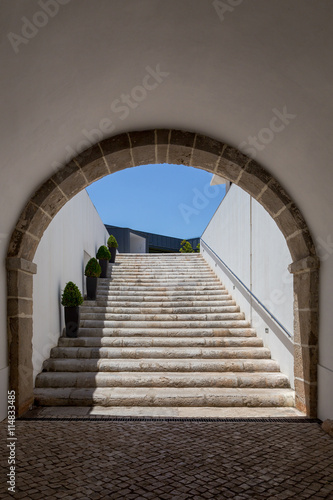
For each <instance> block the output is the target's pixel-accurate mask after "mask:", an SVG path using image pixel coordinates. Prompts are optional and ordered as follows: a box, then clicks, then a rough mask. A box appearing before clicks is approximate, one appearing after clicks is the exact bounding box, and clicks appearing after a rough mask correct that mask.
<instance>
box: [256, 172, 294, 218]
mask: <svg viewBox="0 0 333 500" xmlns="http://www.w3.org/2000/svg"><path fill="white" fill-rule="evenodd" d="M259 201H260V203H261V204H262V205H263V207H264V208H265V209H266V210H267V211H268V213H270V214H271V215H272V216H274V215H276V214H277V213H278V212H279V211H280V210H281V209H282V208H284V207H285V206H286V205H290V203H291V199H290V197H289V195H288V194H287V193H286V192H285V191H284V189H283V188H282V187H281V186H280V184H278V183H277V181H276V180H274V179H272V180H271V181H269V184H268V186H267V189H266V190H265V191H264V192H263V194H262V195H261V196H260V200H259Z"/></svg>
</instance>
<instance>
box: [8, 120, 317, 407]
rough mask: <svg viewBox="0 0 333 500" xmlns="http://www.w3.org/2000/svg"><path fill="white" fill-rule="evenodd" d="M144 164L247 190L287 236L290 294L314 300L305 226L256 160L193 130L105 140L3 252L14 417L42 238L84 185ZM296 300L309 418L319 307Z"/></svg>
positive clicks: (300, 389) (22, 385)
mask: <svg viewBox="0 0 333 500" xmlns="http://www.w3.org/2000/svg"><path fill="white" fill-rule="evenodd" d="M150 163H172V164H184V165H188V166H194V167H198V168H203V169H205V170H207V171H208V172H212V173H215V174H218V175H221V176H222V177H225V178H226V179H228V180H230V181H232V182H233V183H235V184H237V185H239V186H240V187H242V188H243V189H245V190H246V191H247V192H248V193H250V194H251V195H252V196H253V197H254V198H255V199H257V200H258V201H259V203H260V204H261V205H262V206H263V207H264V208H265V209H266V210H267V211H268V212H269V213H270V215H271V216H272V217H273V219H274V220H275V222H276V224H277V225H278V227H279V228H280V229H281V231H282V233H283V235H284V237H285V238H286V241H287V244H288V247H289V250H290V253H291V256H292V259H293V264H292V266H291V267H290V271H291V272H292V273H293V274H294V280H295V283H294V289H295V293H296V294H297V293H302V301H305V302H306V303H307V304H310V302H311V296H312V293H313V292H314V294H315V295H318V294H317V291H318V280H319V275H318V271H317V270H318V268H319V261H318V259H317V257H316V251H315V247H314V244H313V240H312V237H311V234H310V232H309V229H308V227H307V224H306V222H305V220H304V218H303V216H302V214H301V213H300V211H299V210H298V208H297V207H296V205H295V203H293V202H292V200H291V198H290V197H289V195H288V194H287V192H286V191H285V190H284V189H283V188H282V187H281V185H280V184H279V183H278V182H277V181H276V180H275V179H274V178H273V177H272V176H271V175H270V174H269V173H268V172H267V171H266V170H264V169H263V168H262V167H261V166H260V165H259V164H258V163H257V162H255V161H254V160H251V159H250V158H248V157H246V156H245V155H244V154H242V153H241V152H239V151H238V150H236V149H234V148H232V147H230V146H228V145H226V144H223V143H221V142H219V141H216V140H213V139H210V138H207V137H205V136H202V135H199V134H195V133H192V132H183V131H177V130H150V131H143V132H131V133H127V134H120V135H118V136H115V137H111V138H109V139H105V140H103V141H102V142H100V143H98V144H96V145H95V146H93V147H92V148H90V149H89V150H87V151H86V152H83V153H82V154H80V155H79V156H77V157H76V158H74V159H73V160H72V161H71V162H69V163H68V164H67V165H65V166H64V167H63V168H61V169H60V170H59V171H58V172H57V173H56V174H54V175H53V176H52V177H51V178H50V179H49V180H48V181H46V182H45V183H44V184H43V185H42V186H41V187H40V188H39V189H38V190H37V192H36V193H35V195H34V196H33V197H32V198H31V199H30V200H29V202H28V203H27V205H26V207H25V209H24V211H23V212H22V214H21V216H20V218H19V220H18V222H17V225H16V227H15V229H14V231H13V234H12V237H11V240H10V244H9V248H8V254H7V269H8V290H9V292H8V293H9V299H8V339H9V348H10V364H11V366H10V373H11V375H10V377H11V386H12V387H13V388H15V390H16V393H17V403H16V404H17V412H18V413H21V412H22V411H24V409H26V408H27V407H28V406H29V404H31V402H32V398H33V393H32V387H33V383H32V364H31V339H32V315H31V314H30V315H26V316H25V317H24V318H23V317H22V314H21V311H22V308H23V304H22V301H21V299H22V297H23V298H24V299H28V300H31V301H32V288H31V291H30V288H29V287H30V284H29V283H30V279H31V282H32V275H30V274H29V273H30V272H35V270H34V269H33V264H32V261H33V258H34V255H35V252H36V249H37V247H38V244H39V241H40V239H41V237H42V235H43V232H44V231H45V229H46V228H47V226H48V225H49V223H50V221H51V220H52V218H53V217H54V216H55V214H56V213H57V212H58V211H59V210H60V209H61V208H62V207H63V206H64V205H65V203H66V202H67V201H68V200H69V199H71V198H72V197H73V196H74V195H75V194H77V193H78V192H80V191H81V190H82V189H84V188H85V187H86V186H88V185H89V184H90V183H92V182H94V181H95V180H98V179H100V178H102V177H104V176H105V175H108V174H110V173H113V172H116V171H119V170H122V169H123V168H128V167H129V166H138V165H144V164H150ZM27 269H29V271H27ZM301 279H302V283H301V284H302V287H301V286H300V281H301ZM31 286H32V285H31ZM296 299H297V297H296ZM28 300H26V301H25V302H28ZM299 302H300V301H298V300H295V307H296V309H295V318H296V321H295V327H294V330H295V381H296V383H297V384H296V393H297V405H298V407H299V408H301V409H303V410H305V411H306V412H307V413H308V414H310V413H311V414H314V413H315V412H316V404H317V396H316V394H317V393H316V381H317V356H318V353H317V342H318V309H315V308H312V309H310V311H307V313H306V314H304V313H305V311H303V310H302V309H300V308H299V306H298V303H299ZM30 313H31V311H30ZM23 323H24V324H23ZM310 331H311V333H310ZM23 372H24V374H25V377H23V375H22V373H23Z"/></svg>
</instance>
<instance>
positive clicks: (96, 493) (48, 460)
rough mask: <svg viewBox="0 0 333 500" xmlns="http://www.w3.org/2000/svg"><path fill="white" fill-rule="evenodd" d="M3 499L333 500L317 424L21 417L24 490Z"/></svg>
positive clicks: (324, 440) (330, 456) (332, 447)
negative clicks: (70, 419)
mask: <svg viewBox="0 0 333 500" xmlns="http://www.w3.org/2000/svg"><path fill="white" fill-rule="evenodd" d="M0 431H1V443H2V445H4V446H3V450H4V452H2V453H1V469H2V471H1V477H2V479H1V492H0V498H1V499H10V498H15V499H20V500H21V499H22V500H24V499H25V500H28V499H29V500H35V499H36V500H37V499H43V500H45V499H59V500H72V499H91V500H99V499H104V498H106V499H125V500H127V499H128V500H130V499H163V500H169V499H170V500H186V499H194V500H199V499H203V500H205V499H207V500H209V499H229V498H230V499H233V500H245V499H251V500H260V499H270V500H273V499H276V500H285V499H288V498H293V499H295V500H298V499H305V498H312V499H318V500H320V499H333V470H332V469H333V466H332V464H333V439H332V438H331V437H330V436H329V435H327V434H325V433H324V432H323V431H322V430H321V428H320V426H319V424H317V423H304V422H302V423H281V422H244V421H243V422H193V421H178V422H177V421H173V422H172V421H171V422H168V421H147V422H140V421H127V422H121V421H102V422H101V421H60V420H55V421H45V420H44V421H43V420H38V421H17V422H16V436H17V445H16V459H17V470H16V473H17V474H16V493H15V494H14V495H12V494H10V493H8V492H7V491H6V490H7V488H6V479H7V478H6V474H7V472H8V465H7V456H8V451H6V449H5V448H6V439H7V424H6V423H5V422H3V423H1V424H0Z"/></svg>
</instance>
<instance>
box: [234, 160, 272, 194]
mask: <svg viewBox="0 0 333 500" xmlns="http://www.w3.org/2000/svg"><path fill="white" fill-rule="evenodd" d="M271 179H272V176H271V175H270V174H269V173H268V172H266V170H264V169H263V168H262V167H261V166H260V165H259V164H258V163H257V162H255V161H253V160H252V161H251V162H250V163H249V164H248V165H247V166H246V168H245V170H244V171H243V173H242V176H241V178H240V179H239V181H238V182H237V184H238V186H240V187H241V188H243V189H244V190H245V191H247V192H248V193H250V194H251V196H253V197H254V198H256V197H258V196H259V194H260V193H261V192H262V190H263V189H264V187H265V186H266V185H267V184H268V182H269V181H270V180H271Z"/></svg>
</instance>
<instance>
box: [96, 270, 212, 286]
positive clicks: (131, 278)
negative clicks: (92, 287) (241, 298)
mask: <svg viewBox="0 0 333 500" xmlns="http://www.w3.org/2000/svg"><path fill="white" fill-rule="evenodd" d="M102 279H107V278H102ZM110 281H111V283H114V282H116V281H119V282H124V281H125V282H126V281H128V282H137V281H139V282H148V283H149V282H151V281H152V282H159V281H165V282H167V283H168V282H174V281H175V282H178V281H186V282H190V283H192V282H193V281H194V282H195V283H196V282H199V283H219V284H221V282H220V280H219V279H218V278H217V277H216V276H207V274H205V275H198V274H196V275H195V276H191V275H189V274H183V275H179V273H175V274H174V275H173V276H170V275H168V276H161V275H152V276H147V275H145V274H143V273H137V274H136V275H129V274H128V273H125V274H124V275H122V276H119V275H114V274H113V273H112V275H111V277H110Z"/></svg>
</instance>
